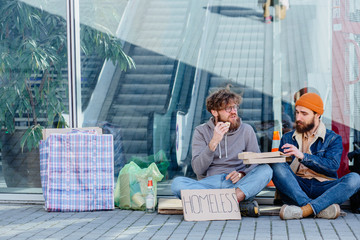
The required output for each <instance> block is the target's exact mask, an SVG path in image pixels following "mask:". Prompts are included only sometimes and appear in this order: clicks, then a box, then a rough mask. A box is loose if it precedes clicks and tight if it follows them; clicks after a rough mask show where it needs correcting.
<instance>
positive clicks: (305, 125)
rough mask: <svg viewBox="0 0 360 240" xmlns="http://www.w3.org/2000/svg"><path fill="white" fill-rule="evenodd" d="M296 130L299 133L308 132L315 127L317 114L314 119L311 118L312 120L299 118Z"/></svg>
mask: <svg viewBox="0 0 360 240" xmlns="http://www.w3.org/2000/svg"><path fill="white" fill-rule="evenodd" d="M295 123H296V131H297V132H298V133H306V132H309V131H310V130H311V129H313V128H314V126H315V115H314V116H313V118H312V119H310V121H308V122H304V121H301V120H297V121H296V122H295Z"/></svg>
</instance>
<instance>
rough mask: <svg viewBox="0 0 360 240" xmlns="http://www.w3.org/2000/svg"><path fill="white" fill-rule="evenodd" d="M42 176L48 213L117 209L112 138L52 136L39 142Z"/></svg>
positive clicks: (84, 134)
mask: <svg viewBox="0 0 360 240" xmlns="http://www.w3.org/2000/svg"><path fill="white" fill-rule="evenodd" d="M40 176H41V184H42V191H43V196H44V199H45V209H46V210H47V211H61V212H73V211H96V210H112V209H114V146H113V136H112V135H110V134H104V135H98V134H96V132H95V131H85V132H84V131H78V130H74V131H72V132H70V133H66V134H51V135H50V136H49V137H48V138H47V139H46V140H43V141H41V142H40Z"/></svg>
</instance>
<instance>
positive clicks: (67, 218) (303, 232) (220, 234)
mask: <svg viewBox="0 0 360 240" xmlns="http://www.w3.org/2000/svg"><path fill="white" fill-rule="evenodd" d="M345 212H346V213H347V214H346V216H341V217H339V218H338V219H336V220H326V219H317V218H306V219H302V220H288V221H282V220H280V218H279V217H278V216H261V217H259V218H249V217H243V218H242V219H241V220H240V221H205V222H186V221H184V218H183V215H162V214H158V213H153V214H146V213H145V212H141V211H129V210H120V209H115V210H113V211H98V212H71V213H60V212H46V211H45V210H44V208H43V205H41V204H15V203H11V204H10V203H3V204H0V216H1V218H0V240H3V239H16V240H17V239H36V240H38V239H71V240H72V239H141V240H145V239H156V240H161V239H206V240H207V239H311V240H315V239H326V240H328V239H360V215H359V214H353V213H351V212H349V211H347V210H345Z"/></svg>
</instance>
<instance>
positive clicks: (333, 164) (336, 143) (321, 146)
mask: <svg viewBox="0 0 360 240" xmlns="http://www.w3.org/2000/svg"><path fill="white" fill-rule="evenodd" d="M320 124H322V125H323V123H322V122H320ZM323 126H324V130H325V134H324V135H323V136H318V137H317V139H316V141H315V142H313V143H312V144H311V145H310V152H311V154H308V153H304V158H303V159H302V160H301V161H300V162H301V163H302V164H304V165H305V166H306V167H308V168H310V169H312V170H313V171H315V172H317V173H320V174H323V175H325V176H328V177H330V178H338V176H337V170H338V169H339V167H340V161H341V155H342V151H343V147H342V139H341V136H340V135H338V134H336V133H335V132H333V131H331V130H329V129H326V128H325V125H323ZM295 136H296V132H295V130H294V131H291V132H288V133H286V134H284V136H283V137H282V138H281V141H280V146H279V150H280V151H283V150H282V149H281V147H282V146H283V145H284V144H286V143H289V144H292V145H294V146H295V147H297V148H299V144H298V142H297V140H296V137H295ZM300 150H301V149H300ZM294 159H295V157H294V156H292V160H294Z"/></svg>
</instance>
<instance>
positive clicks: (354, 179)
mask: <svg viewBox="0 0 360 240" xmlns="http://www.w3.org/2000/svg"><path fill="white" fill-rule="evenodd" d="M343 178H345V179H346V183H347V184H348V186H349V188H350V189H353V190H354V191H355V192H357V191H359V189H360V175H359V174H358V173H355V172H351V173H349V174H347V175H345V176H344V177H343Z"/></svg>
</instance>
